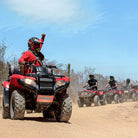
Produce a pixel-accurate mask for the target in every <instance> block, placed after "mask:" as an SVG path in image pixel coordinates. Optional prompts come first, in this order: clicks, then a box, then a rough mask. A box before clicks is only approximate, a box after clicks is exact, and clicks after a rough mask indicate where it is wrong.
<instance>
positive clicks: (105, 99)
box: [101, 94, 107, 105]
mask: <svg viewBox="0 0 138 138" xmlns="http://www.w3.org/2000/svg"><path fill="white" fill-rule="evenodd" d="M101 104H102V105H106V104H107V97H106V95H105V94H104V95H103V102H102V103H101Z"/></svg>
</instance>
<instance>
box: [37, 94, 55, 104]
mask: <svg viewBox="0 0 138 138" xmlns="http://www.w3.org/2000/svg"><path fill="white" fill-rule="evenodd" d="M53 99H54V96H45V95H38V96H37V102H39V103H52V102H53Z"/></svg>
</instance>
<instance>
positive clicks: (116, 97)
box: [106, 88, 124, 104]
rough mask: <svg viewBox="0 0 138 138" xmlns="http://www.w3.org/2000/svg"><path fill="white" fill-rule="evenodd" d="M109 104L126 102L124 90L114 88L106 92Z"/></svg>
mask: <svg viewBox="0 0 138 138" xmlns="http://www.w3.org/2000/svg"><path fill="white" fill-rule="evenodd" d="M106 94H107V103H108V104H111V103H112V101H114V102H115V103H116V104H117V103H120V102H123V101H124V94H123V91H122V90H117V89H114V88H111V89H108V90H106Z"/></svg>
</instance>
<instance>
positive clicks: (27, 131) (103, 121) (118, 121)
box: [0, 102, 138, 138]
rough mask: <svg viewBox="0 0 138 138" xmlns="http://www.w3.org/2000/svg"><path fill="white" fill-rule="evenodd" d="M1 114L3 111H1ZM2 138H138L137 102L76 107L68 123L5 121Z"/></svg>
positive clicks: (31, 118) (38, 118) (0, 123)
mask: <svg viewBox="0 0 138 138" xmlns="http://www.w3.org/2000/svg"><path fill="white" fill-rule="evenodd" d="M0 113H1V111H0ZM0 137H2V138H3V137H4V138H5V137H18V138H19V137H25V138H32V137H33V138H35V137H37V138H38V137H46V138H138V102H127V103H122V104H111V105H106V106H100V107H84V108H78V107H77V105H73V113H72V117H71V119H70V122H69V123H57V122H55V121H54V120H53V121H48V120H46V119H43V118H42V114H40V113H39V114H38V113H37V114H36V113H33V114H25V119H24V120H10V119H6V120H4V119H2V117H1V115H0Z"/></svg>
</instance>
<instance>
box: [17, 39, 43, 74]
mask: <svg viewBox="0 0 138 138" xmlns="http://www.w3.org/2000/svg"><path fill="white" fill-rule="evenodd" d="M41 41H42V42H43V41H44V39H43V38H42V39H41ZM42 45H43V44H40V50H41V48H42ZM35 60H36V57H35V56H34V54H33V53H32V52H31V51H26V52H25V53H24V54H23V55H22V56H21V57H20V59H19V62H22V61H27V62H32V63H34V62H35ZM35 66H41V63H40V62H39V61H38V60H37V61H36V63H35ZM30 71H31V70H30V69H29V68H28V69H27V70H26V72H25V74H28V73H30Z"/></svg>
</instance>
